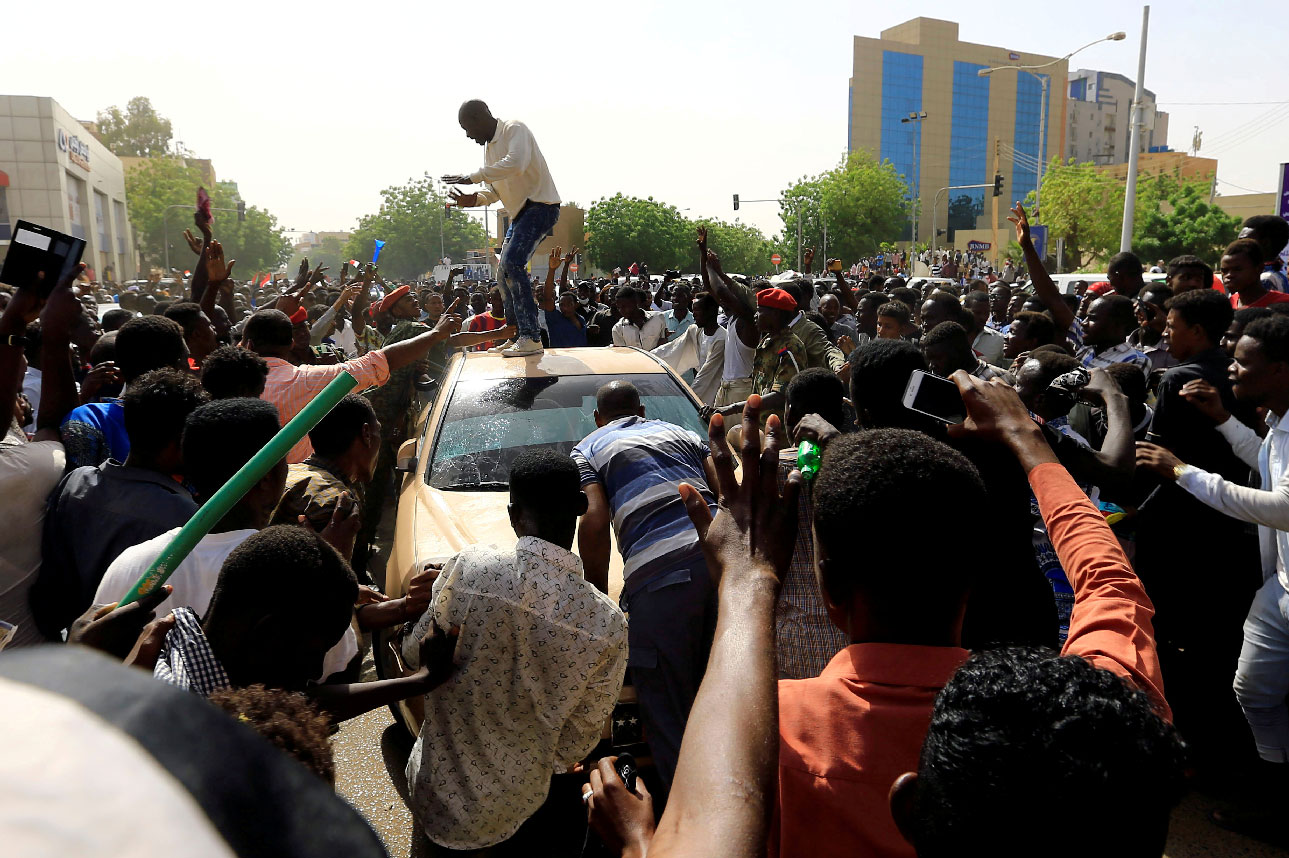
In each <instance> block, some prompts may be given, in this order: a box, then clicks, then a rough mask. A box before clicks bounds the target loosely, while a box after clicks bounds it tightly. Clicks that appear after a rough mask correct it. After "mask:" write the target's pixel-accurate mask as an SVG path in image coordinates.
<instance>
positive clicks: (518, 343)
mask: <svg viewBox="0 0 1289 858" xmlns="http://www.w3.org/2000/svg"><path fill="white" fill-rule="evenodd" d="M544 351H545V349H544V348H543V347H542V342H541V340H531V339H529V338H528V337H520V338H519V339H517V340H515V344H514V345H513V346H511V347H510V348H508V349H505V350H504V351H502V352H501V356H502V357H528V356H529V355H539V354H541V353H542V352H544Z"/></svg>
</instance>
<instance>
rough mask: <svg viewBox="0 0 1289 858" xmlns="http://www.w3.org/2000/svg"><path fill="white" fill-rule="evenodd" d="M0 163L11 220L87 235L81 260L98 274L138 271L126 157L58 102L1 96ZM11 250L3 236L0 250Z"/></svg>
mask: <svg viewBox="0 0 1289 858" xmlns="http://www.w3.org/2000/svg"><path fill="white" fill-rule="evenodd" d="M78 149H80V151H79V152H78V151H77V150H78ZM86 155H87V156H88V157H84V156H86ZM0 170H3V171H4V172H5V173H7V174H8V175H9V182H10V183H9V187H8V188H7V189H6V194H7V201H8V209H9V218H10V222H11V223H12V222H15V221H18V220H29V221H32V222H33V223H39V224H43V225H45V226H49V227H52V228H53V229H57V230H59V231H60V232H65V233H68V234H70V235H75V236H76V237H78V238H84V239H85V241H86V242H87V244H86V248H85V254H84V256H83V257H82V260H83V261H84V262H85V263H86V264H87V265H89V266H90V267H91V268H92V269H94V272H95V275H96V277H98V278H99V279H105V278H106V277H107V275H108V273H109V271H110V273H111V276H112V278H113V279H114V280H115V281H116V282H121V281H124V280H130V279H134V278H135V276H136V265H135V262H136V259H135V253H134V238H133V235H132V234H131V232H130V224H129V220H128V213H127V209H126V199H125V172H124V169H123V168H122V165H121V161H120V159H119V158H117V157H116V156H115V155H113V154H112V153H111V152H110V151H108V149H107V148H106V147H104V146H103V145H102V144H101V143H99V142H98V141H97V140H96V139H94V136H93V135H92V134H90V133H89V131H87V130H86V129H85V128H84V127H82V126H81V124H80V123H79V122H78V121H77V120H76V119H75V118H74V117H73V116H72V115H71V114H70V113H68V112H67V111H66V110H64V109H63V108H62V107H61V106H59V104H58V103H57V102H56V101H54V100H53V99H52V98H40V97H36V96H27V95H0ZM7 252H8V242H7V241H0V256H3V254H4V253H7Z"/></svg>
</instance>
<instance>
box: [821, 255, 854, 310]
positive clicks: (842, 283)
mask: <svg viewBox="0 0 1289 858" xmlns="http://www.w3.org/2000/svg"><path fill="white" fill-rule="evenodd" d="M834 262H841V260H840V259H829V260H828V265H829V267H831V266H832V264H833V263H834ZM833 273H834V274H835V275H836V276H837V289H838V291H840V292H841V302H842V303H843V304H845V305H846V306H847V307H849V308H850V309H851V310H852V311H853V312H854V313H855V314H856V315H858V314H859V299H858V298H856V297H855V290H854V289H853V288H852V287H851V285H850V282H849V281H848V280H847V279H846V272H845V271H843V270H841V269H840V268H838V269H837V270H836V271H835V272H833Z"/></svg>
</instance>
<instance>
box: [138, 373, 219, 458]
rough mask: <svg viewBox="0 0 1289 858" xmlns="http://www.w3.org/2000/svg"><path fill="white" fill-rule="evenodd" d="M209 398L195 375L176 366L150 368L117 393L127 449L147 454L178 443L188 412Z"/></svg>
mask: <svg viewBox="0 0 1289 858" xmlns="http://www.w3.org/2000/svg"><path fill="white" fill-rule="evenodd" d="M209 401H210V394H209V393H207V392H206V390H205V388H203V387H202V386H201V382H200V381H198V380H197V377H196V376H195V375H193V374H192V373H189V372H182V371H180V370H177V369H154V370H152V371H151V372H145V373H144V374H143V375H141V376H139V377H138V378H136V379H135V380H134V382H133V383H132V384H131V385H130V386H129V387H127V388H126V389H125V392H124V393H123V394H122V395H121V405H122V408H123V410H124V419H125V434H126V436H127V437H128V438H129V439H130V449H131V450H134V451H137V452H139V453H140V454H145V455H149V456H154V455H156V454H157V453H160V452H161V451H162V450H164V449H165V448H166V447H167V446H168V445H169V444H171V443H175V444H177V443H179V439H180V438H181V437H182V435H183V430H184V423H185V422H186V421H187V419H188V415H189V414H191V413H192V412H194V411H196V410H197V409H198V408H199V407H200V406H202V405H204V404H206V403H207V402H209Z"/></svg>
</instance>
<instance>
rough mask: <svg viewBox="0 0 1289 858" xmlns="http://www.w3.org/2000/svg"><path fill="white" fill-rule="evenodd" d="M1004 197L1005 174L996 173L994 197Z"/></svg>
mask: <svg viewBox="0 0 1289 858" xmlns="http://www.w3.org/2000/svg"><path fill="white" fill-rule="evenodd" d="M1002 195H1003V174H1002V173H994V196H995V197H1001V196H1002Z"/></svg>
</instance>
